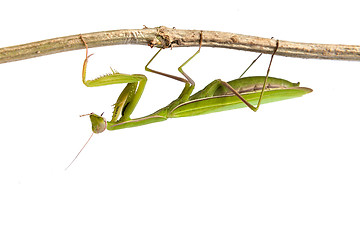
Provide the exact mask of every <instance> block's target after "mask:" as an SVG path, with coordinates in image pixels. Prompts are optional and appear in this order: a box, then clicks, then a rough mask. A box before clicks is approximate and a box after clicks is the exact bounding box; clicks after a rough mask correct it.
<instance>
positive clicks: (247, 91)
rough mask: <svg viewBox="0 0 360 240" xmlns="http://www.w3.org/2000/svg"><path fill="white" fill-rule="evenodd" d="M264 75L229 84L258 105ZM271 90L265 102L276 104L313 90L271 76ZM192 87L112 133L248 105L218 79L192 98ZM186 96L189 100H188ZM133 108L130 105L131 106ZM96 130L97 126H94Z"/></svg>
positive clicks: (114, 125)
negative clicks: (158, 108) (151, 112)
mask: <svg viewBox="0 0 360 240" xmlns="http://www.w3.org/2000/svg"><path fill="white" fill-rule="evenodd" d="M264 79H265V77H264V76H257V77H245V78H240V79H235V80H233V81H230V82H229V84H230V85H231V86H232V87H233V88H234V89H236V90H237V91H238V92H240V93H241V95H242V96H243V97H244V98H245V99H246V100H247V101H248V102H249V103H251V104H255V103H256V102H257V101H258V99H259V96H260V93H261V89H262V84H263V83H264ZM267 83H268V84H267V87H266V89H265V91H264V95H263V100H262V103H270V102H276V101H281V100H286V99H291V98H296V97H301V96H302V95H304V94H307V93H310V92H311V91H312V90H311V89H310V88H304V87H299V83H291V82H289V81H287V80H284V79H279V78H272V77H268V80H267ZM192 89H193V88H192V87H190V86H185V88H184V91H183V93H182V94H181V95H180V97H179V98H178V99H176V100H174V101H173V102H171V103H170V104H169V105H168V106H166V107H164V108H161V109H160V110H158V111H156V112H154V113H153V114H150V115H148V116H145V117H141V118H135V119H126V120H125V119H121V118H120V120H115V121H113V120H112V121H108V122H107V129H108V130H117V129H122V128H130V127H137V126H141V125H145V124H150V123H154V122H160V121H164V120H166V119H168V118H178V117H189V116H197V115H202V114H208V113H214V112H221V111H226V110H231V109H236V108H244V107H247V105H246V104H245V103H244V102H243V101H242V100H240V99H239V98H238V97H237V96H235V95H234V94H233V93H232V92H231V91H229V90H228V89H227V88H225V87H224V86H223V85H222V84H221V81H220V80H215V81H213V82H212V83H210V84H209V85H207V86H206V87H205V88H204V89H203V90H201V91H199V92H197V93H195V94H193V95H192V96H189V97H188V98H187V97H186V95H187V96H188V95H190V94H191V91H192ZM184 96H185V97H184ZM127 106H129V105H127ZM126 110H127V109H124V108H122V109H118V111H122V112H124V111H126ZM92 117H93V118H98V120H99V121H98V122H97V123H100V122H102V121H105V120H102V121H101V120H100V119H104V118H103V117H101V116H98V115H95V114H93V115H92ZM93 128H94V126H93Z"/></svg>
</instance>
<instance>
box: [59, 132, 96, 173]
mask: <svg viewBox="0 0 360 240" xmlns="http://www.w3.org/2000/svg"><path fill="white" fill-rule="evenodd" d="M93 135H94V133H91V136H90V137H89V139H88V140H87V141H86V143H85V144H84V146H83V147H82V148H81V150H80V151H79V153H78V154H77V155H76V157H75V158H74V160H72V161H71V163H70V164H69V165H68V166H67V167H66V168H65V171H66V170H68V168H69V167H70V166H71V165H72V164H73V163H74V162H75V160H76V159H77V157H78V156H79V155H80V153H81V152H82V150H83V149H84V148H85V147H86V145H87V144H88V142H90V139H91V138H92V136H93Z"/></svg>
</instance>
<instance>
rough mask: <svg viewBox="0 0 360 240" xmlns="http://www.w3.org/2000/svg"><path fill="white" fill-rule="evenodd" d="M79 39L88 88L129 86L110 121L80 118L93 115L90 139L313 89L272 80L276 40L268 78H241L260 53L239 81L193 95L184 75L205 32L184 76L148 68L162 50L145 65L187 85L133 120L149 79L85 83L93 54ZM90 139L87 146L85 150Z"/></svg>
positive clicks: (114, 76)
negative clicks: (125, 129)
mask: <svg viewBox="0 0 360 240" xmlns="http://www.w3.org/2000/svg"><path fill="white" fill-rule="evenodd" d="M80 38H81V40H82V41H83V43H84V45H85V47H86V58H85V60H84V63H83V69H82V81H83V83H84V84H85V85H86V86H87V87H98V86H105V85H110V84H120V83H127V85H126V87H125V88H124V89H123V91H122V92H121V94H120V95H119V97H118V99H117V101H116V103H115V104H114V110H113V114H112V118H111V120H110V121H106V119H105V118H104V117H103V116H102V114H101V115H97V114H95V113H90V114H85V115H81V116H90V120H91V124H92V132H93V133H92V135H91V136H90V138H89V140H90V139H91V137H92V136H93V134H94V133H97V134H98V133H102V132H103V131H105V130H106V129H107V130H118V129H123V128H130V127H137V126H142V125H146V124H150V123H155V122H161V121H165V120H167V119H168V118H178V117H189V116H197V115H202V114H208V113H214V112H220V111H225V110H231V109H235V108H244V107H249V108H250V109H251V110H253V111H254V112H256V111H257V110H258V109H259V107H260V105H261V104H262V103H270V102H276V101H280V100H285V99H291V98H296V97H300V96H303V95H305V94H307V93H310V92H312V89H310V88H306V87H299V83H292V82H289V81H287V80H284V79H280V78H274V77H269V72H270V66H271V63H272V60H273V57H274V55H275V53H276V50H277V48H278V46H279V41H277V42H276V47H275V49H274V51H273V53H272V55H271V59H270V63H269V66H268V69H267V73H266V76H253V77H242V76H243V75H244V74H245V72H246V71H247V70H248V69H249V68H250V67H251V66H252V65H253V64H254V63H255V61H256V60H257V59H258V58H259V57H260V56H261V54H260V55H259V56H258V57H257V58H256V59H255V60H254V61H253V62H252V63H251V64H250V66H249V67H248V68H247V69H246V70H245V71H244V72H243V73H242V75H241V76H240V77H239V78H237V79H235V80H232V81H229V82H224V81H222V80H220V79H217V80H214V81H212V82H211V83H210V84H208V85H207V86H206V87H205V88H204V89H203V90H200V91H199V92H197V93H195V94H193V95H191V94H192V92H193V90H194V87H195V82H194V81H193V80H192V79H191V78H190V77H189V75H187V74H186V73H185V72H184V70H183V67H184V66H185V65H186V64H188V63H189V62H190V61H191V60H192V59H193V58H194V57H195V56H196V55H197V54H198V53H199V52H200V49H201V44H202V33H200V43H199V49H198V50H197V51H196V52H195V53H194V54H193V55H192V56H191V57H190V58H189V59H187V60H186V61H185V62H184V63H183V64H182V65H181V66H180V67H179V68H178V71H179V72H180V73H181V74H182V75H183V77H178V76H174V75H170V74H167V73H163V72H159V71H156V70H153V69H151V68H149V67H148V66H149V65H150V63H151V62H152V61H153V60H154V59H155V58H156V56H157V55H158V54H159V53H160V52H161V51H162V49H159V50H158V52H157V53H156V54H155V55H154V56H153V57H152V58H151V59H150V61H149V62H148V63H147V64H146V66H145V70H146V71H148V72H152V73H155V74H158V75H162V76H165V77H168V78H171V79H174V80H177V81H181V82H183V83H184V84H185V86H184V88H183V90H182V92H181V93H180V95H179V96H178V97H177V98H176V99H175V100H174V101H172V102H171V103H170V104H168V105H167V106H165V107H163V108H161V109H159V110H157V111H155V112H154V113H152V114H149V115H147V116H144V117H140V118H134V119H132V118H131V114H132V112H133V111H134V109H135V107H136V105H137V104H138V102H139V100H140V97H141V95H142V93H143V91H144V88H145V85H146V82H147V77H146V76H145V75H142V74H133V75H130V74H122V73H119V72H117V71H115V70H113V69H111V71H112V73H110V74H107V75H104V76H101V77H98V78H96V79H94V80H86V69H87V63H88V60H89V58H90V56H92V54H91V55H89V54H88V46H87V44H86V42H85V40H84V39H83V38H82V36H80ZM254 104H256V106H254ZM89 140H88V141H87V142H86V143H85V145H84V147H85V146H86V144H87V143H88V142H89ZM84 147H83V148H84ZM83 148H82V149H81V150H80V152H81V151H82V150H83ZM80 152H79V153H78V155H79V154H80ZM78 155H77V156H78ZM77 156H76V157H75V159H76V158H77ZM75 159H74V160H75ZM74 160H73V161H72V162H71V163H70V165H71V164H72V163H73V162H74ZM70 165H69V166H70ZM69 166H68V167H69Z"/></svg>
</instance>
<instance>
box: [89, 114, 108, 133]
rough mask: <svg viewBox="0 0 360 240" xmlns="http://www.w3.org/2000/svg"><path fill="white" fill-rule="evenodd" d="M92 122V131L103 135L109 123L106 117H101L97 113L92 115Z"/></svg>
mask: <svg viewBox="0 0 360 240" xmlns="http://www.w3.org/2000/svg"><path fill="white" fill-rule="evenodd" d="M90 120H91V124H92V131H93V132H94V133H102V132H103V131H105V129H106V126H107V122H106V119H105V118H104V117H102V116H99V115H97V114H95V113H91V114H90Z"/></svg>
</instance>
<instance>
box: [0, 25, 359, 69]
mask: <svg viewBox="0 0 360 240" xmlns="http://www.w3.org/2000/svg"><path fill="white" fill-rule="evenodd" d="M202 32H203V44H202V45H203V47H218V48H230V49H237V50H244V51H252V52H261V53H268V54H271V53H272V51H273V49H274V47H275V45H276V40H274V39H268V38H261V37H254V36H247V35H242V34H235V33H226V32H216V31H202ZM199 33H200V31H199V30H181V29H173V28H167V27H158V28H146V27H145V28H144V29H126V30H114V31H104V32H95V33H87V34H82V36H83V38H84V39H85V41H86V42H87V43H88V45H89V47H90V48H91V47H100V46H109V45H121V44H136V45H149V46H151V47H162V48H168V47H190V46H198V45H199ZM83 48H84V44H83V42H82V41H81V40H80V37H79V35H72V36H66V37H59V38H53V39H48V40H43V41H39V42H33V43H27V44H23V45H17V46H12V47H5V48H1V49H0V63H6V62H12V61H18V60H23V59H28V58H33V57H40V56H44V55H49V54H54V53H60V52H66V51H72V50H77V49H83ZM276 55H280V56H286V57H297V58H318V59H332V60H349V61H360V46H359V45H337V44H315V43H296V42H289V41H283V40H280V45H279V48H278V50H277V52H276Z"/></svg>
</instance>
